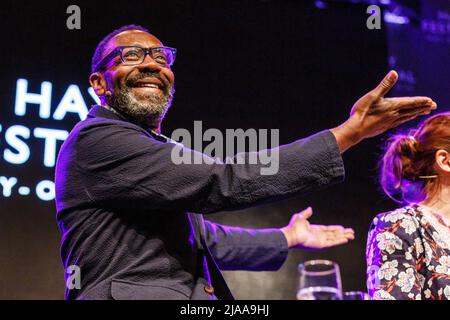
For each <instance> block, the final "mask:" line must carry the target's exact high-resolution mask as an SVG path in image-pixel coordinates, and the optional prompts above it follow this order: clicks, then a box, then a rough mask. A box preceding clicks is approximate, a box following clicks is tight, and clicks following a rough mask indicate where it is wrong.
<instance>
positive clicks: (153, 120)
mask: <svg viewBox="0 0 450 320" xmlns="http://www.w3.org/2000/svg"><path fill="white" fill-rule="evenodd" d="M174 92H175V90H174V88H173V87H172V88H168V89H166V90H164V94H163V96H159V95H154V94H146V95H143V96H140V97H142V98H141V99H142V101H139V100H137V99H136V97H135V96H134V95H133V93H132V92H131V88H130V87H129V86H126V85H125V86H124V87H123V88H122V89H121V90H117V91H116V93H115V94H114V95H112V96H111V97H110V99H109V101H108V105H109V106H110V107H112V108H114V109H115V110H117V111H119V112H121V113H123V114H124V115H126V116H129V117H130V118H132V120H134V121H136V122H138V123H139V124H141V125H143V126H145V127H147V128H149V129H152V130H155V129H158V128H159V126H160V124H161V122H162V120H163V119H164V116H165V115H166V113H167V111H168V110H169V108H170V106H171V104H172V100H173V95H174Z"/></svg>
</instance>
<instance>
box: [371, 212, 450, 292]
mask: <svg viewBox="0 0 450 320" xmlns="http://www.w3.org/2000/svg"><path fill="white" fill-rule="evenodd" d="M366 258H367V276H368V280H367V287H368V290H369V295H370V297H371V298H372V299H375V300H397V299H398V300H407V299H411V300H412V299H415V300H421V299H430V300H450V226H448V225H447V224H446V223H445V221H444V220H443V219H442V218H441V216H439V215H438V214H437V213H435V212H432V211H431V210H430V209H429V208H427V207H424V206H420V205H411V206H407V207H404V208H400V209H397V210H395V211H392V212H387V213H382V214H379V215H378V216H377V217H375V219H374V220H373V222H372V225H371V227H370V230H369V235H368V239H367V251H366Z"/></svg>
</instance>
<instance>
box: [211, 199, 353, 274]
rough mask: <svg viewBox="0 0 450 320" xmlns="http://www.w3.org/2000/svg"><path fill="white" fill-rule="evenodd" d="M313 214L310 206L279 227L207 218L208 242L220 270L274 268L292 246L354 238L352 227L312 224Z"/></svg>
mask: <svg viewBox="0 0 450 320" xmlns="http://www.w3.org/2000/svg"><path fill="white" fill-rule="evenodd" d="M311 215H312V209H311V208H307V209H306V210H303V211H302V212H299V213H296V214H294V215H293V216H292V217H291V220H290V222H289V224H288V225H287V226H285V227H283V228H280V229H278V228H273V229H249V228H239V227H230V226H224V225H220V224H216V223H213V222H210V221H208V220H205V242H206V244H207V246H208V248H209V250H210V251H211V254H212V256H213V257H214V260H215V261H216V263H217V264H218V266H219V268H220V269H221V270H247V271H275V270H278V269H279V268H280V267H281V266H282V265H283V263H284V261H285V260H286V258H287V254H288V251H289V250H290V249H306V250H318V249H325V248H329V247H334V246H338V245H342V244H345V243H347V242H348V241H350V240H353V239H354V238H355V236H354V231H353V230H352V229H350V228H344V227H343V226H322V225H313V224H310V223H309V222H308V219H309V218H310V217H311Z"/></svg>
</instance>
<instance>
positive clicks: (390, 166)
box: [379, 112, 450, 203]
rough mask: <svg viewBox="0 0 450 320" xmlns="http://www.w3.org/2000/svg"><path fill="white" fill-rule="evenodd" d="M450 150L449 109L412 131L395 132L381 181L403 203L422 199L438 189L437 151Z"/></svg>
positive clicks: (383, 162)
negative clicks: (407, 133) (407, 132)
mask: <svg viewBox="0 0 450 320" xmlns="http://www.w3.org/2000/svg"><path fill="white" fill-rule="evenodd" d="M438 150H446V151H447V152H450V112H444V113H439V114H437V115H435V116H432V117H430V118H428V119H426V120H425V121H423V122H422V123H421V125H420V126H419V127H418V128H417V130H415V131H413V132H411V134H409V135H405V134H397V135H394V136H392V137H391V138H390V139H389V140H388V142H387V145H386V148H385V152H384V155H383V158H382V159H381V161H380V177H379V180H380V184H381V187H382V188H383V190H384V192H385V193H386V194H387V195H388V196H389V197H390V198H391V199H393V200H395V201H397V202H400V203H411V202H419V201H422V200H424V199H425V198H428V197H433V196H434V195H435V194H436V193H437V192H438V191H439V187H440V184H439V176H438V175H437V173H436V171H435V168H434V164H435V162H436V160H435V157H436V151H438Z"/></svg>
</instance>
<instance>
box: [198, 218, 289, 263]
mask: <svg viewBox="0 0 450 320" xmlns="http://www.w3.org/2000/svg"><path fill="white" fill-rule="evenodd" d="M205 242H206V244H207V246H208V248H209V250H210V252H211V255H212V256H213V257H214V260H215V261H216V263H217V264H218V266H219V268H220V269H221V270H247V271H275V270H278V269H279V268H280V267H281V266H282V265H283V263H284V261H285V260H286V258H287V255H288V244H287V240H286V237H285V236H284V235H283V233H282V232H281V231H280V230H279V229H244V228H239V227H230V226H224V225H220V224H216V223H213V222H210V221H207V220H205Z"/></svg>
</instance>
